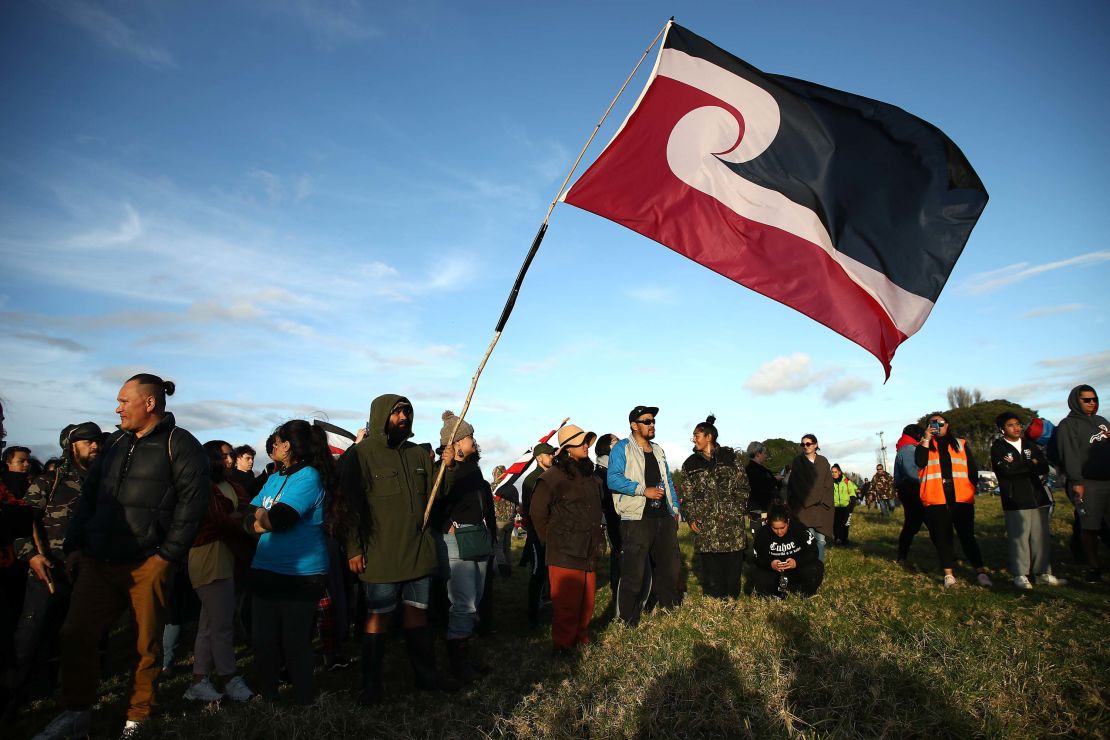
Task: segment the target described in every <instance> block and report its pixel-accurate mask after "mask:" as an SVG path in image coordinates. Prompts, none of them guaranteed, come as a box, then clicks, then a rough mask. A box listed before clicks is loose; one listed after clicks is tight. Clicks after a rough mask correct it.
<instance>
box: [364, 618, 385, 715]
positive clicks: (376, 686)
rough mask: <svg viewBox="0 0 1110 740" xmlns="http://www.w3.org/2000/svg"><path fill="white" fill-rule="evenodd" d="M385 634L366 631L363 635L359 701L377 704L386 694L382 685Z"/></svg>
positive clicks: (366, 703)
mask: <svg viewBox="0 0 1110 740" xmlns="http://www.w3.org/2000/svg"><path fill="white" fill-rule="evenodd" d="M386 639H387V636H386V635H384V634H376V633H370V632H368V633H366V634H364V635H363V636H362V691H361V692H360V693H359V695H358V703H359V704H364V705H370V704H377V703H379V702H380V701H381V700H382V697H383V696H384V695H385V689H384V687H383V685H382V661H383V660H384V659H385V641H386Z"/></svg>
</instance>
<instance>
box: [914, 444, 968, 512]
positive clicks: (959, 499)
mask: <svg viewBox="0 0 1110 740" xmlns="http://www.w3.org/2000/svg"><path fill="white" fill-rule="evenodd" d="M949 455H950V456H951V457H952V488H953V489H954V490H955V493H956V503H958V504H970V503H974V502H975V483H974V482H972V480H971V478H969V477H968V467H967V440H965V439H957V440H956V449H954V450H953V449H951V448H949ZM917 477H918V480H920V481H921V503H922V504H924V505H925V506H938V505H940V504H944V503H947V502H946V501H945V498H944V480H943V476H942V474H941V472H940V452H938V451H937V449H936V447H934V446H933V445H929V462H927V463H925V467H923V468H922V469H921V472H919V473H918V474H917Z"/></svg>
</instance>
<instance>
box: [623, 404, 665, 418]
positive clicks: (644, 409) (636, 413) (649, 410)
mask: <svg viewBox="0 0 1110 740" xmlns="http://www.w3.org/2000/svg"><path fill="white" fill-rule="evenodd" d="M658 413H659V407H658V406H637V407H636V408H634V409H632V410H631V411H629V412H628V420H629V421H636V419H638V418H639V417H641V416H643V415H644V414H651V415H652V416H655V415H656V414H658Z"/></svg>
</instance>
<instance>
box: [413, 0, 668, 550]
mask: <svg viewBox="0 0 1110 740" xmlns="http://www.w3.org/2000/svg"><path fill="white" fill-rule="evenodd" d="M672 23H674V16H671V17H670V19H669V20H668V21H667V22H666V23H665V24H663V27H662V28H661V29H659V33H657V34H655V38H654V39H652V41H651V43H650V44H648V47H647V48H646V49H644V53H643V55H642V56H641V57H640V59H639V61H637V62H636V66H635V67H633V68H632V71H631V72H630V73H629V74H628V77H627V78H625V81H624V84H622V85H621V87H620V90H618V91H617V94H616V96H615V97H614V98H613V100H612V102H610V103H609V107H608V108H606V109H605V113H604V114H602V116H601V120H599V121H598V122H597V125H596V126H594V130H593V131H591V132H590V136H589V138H587V139H586V144H585V146H583V147H582V151H580V152H579V153H578V157H577V158H576V159H575V160H574V164H573V165H571V168H570V172H568V173H567V176H566V178H564V179H563V182H562V184H561V185H560V186H559V191H558V192H557V193H556V194H555V197H554V198H553V199H552V201H551V205H549V206H548V207H547V213H545V214H544V217H543V221H542V222H541V223H540V228H539V230H538V231H537V232H536V236H535V238H533V239H532V246H531V248H529V250H528V254H527V256H525V258H524V263H523V264H522V265H521V266H520V272H518V273H517V276H516V282H514V283H513V288H512V290H511V291H509V298H508V300H506V301H505V308H504V309H502V311H501V318H500V319H498V320H497V327H496V328H495V329H494V333H493V341H492V342H490V345H489V349H487V350H486V354H485V355H484V356H483V357H482V361H481V362H480V363H479V364H478V370H477V372H475V373H474V377H473V378H471V380H470V390H469V391H467V393H466V400H465V401H464V402H463V407H462V410H461V411H460V412H459V416H458V420H457V421H456V422H455V428H454V429H452V430H451V436H450V440H451V443H452V444H453V443H454V440H455V434H457V433H458V431H459V425H461V424H462V423H463V419H465V418H466V412H467V411H468V410H469V409H470V401H471V399H473V398H474V390H475V389H476V388H477V387H478V378H480V377H481V376H482V371H483V370H485V368H486V363H487V362H488V361H489V358H490V355H492V354H493V350H494V348H495V347H496V346H497V343H498V342H499V341H500V340H501V332H502V331H504V329H505V324H506V323H508V321H509V314H511V313H512V312H513V307H514V306H515V305H516V299H517V296H518V295H519V294H520V287H521V286H522V285H523V284H524V276H525V275H527V274H528V268H529V267H531V266H532V260H534V259H535V258H536V253H537V252H538V251H539V249H540V243H541V242H543V237H544V234H546V233H547V223H548V221H549V220H550V219H551V212H552V211H554V210H555V204H556V203H558V202H559V198H561V197H562V195H563V190H564V189H565V188H566V186H567V183H569V182H570V179H571V178H572V177H574V173H575V171H576V170H577V169H578V165H579V164H581V162H582V158H583V157H584V156H586V150H587V149H589V148H590V144H592V143H593V140H594V137H595V136H597V132H598V131H600V130H601V126H602V125H603V124H604V123H605V119H606V118H608V117H609V114H610V113H611V112H612V110H613V108H614V107H615V106H616V104H617V101H618V100H620V97H621V95H623V94H624V91H625V88H627V87H628V83H630V82H631V81H632V78H633V77H635V76H636V72H637V71H639V69H640V65H641V64H643V63H644V60H645V59H647V57H648V54H650V53H651V50H652V49H653V48H654V47H655V45H656V44H657V43H659V39H661V38H662V37H663V34H664V33H666V31H667V29H668V28H670V26H671V24H672ZM445 472H447V466H446V465H444V464H443V463H442V461H441V463H440V466H439V472H438V473H437V474H436V480H435V483H434V484H433V485H432V492H431V493H430V494H429V495H428V505H427V506H426V507H425V508H424V524H423V525H422V526H421V531H423V530H425V529H427V528H428V517H430V516H431V515H432V504H434V503H435V500H436V494H437V493H439V488H440V485H442V483H443V475H444V473H445Z"/></svg>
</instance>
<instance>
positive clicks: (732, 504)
mask: <svg viewBox="0 0 1110 740" xmlns="http://www.w3.org/2000/svg"><path fill="white" fill-rule="evenodd" d="M682 471H683V472H684V473H685V474H686V476H685V478H686V481H685V483H684V485H683V489H684V490H683V494H684V495H683V498H682V516H683V518H684V519H685V520H686V521H688V522H693V523H695V524H697V527H698V532H697V533H696V534H695V535H694V550H695V551H697V552H737V551H738V550H743V549H744V548H746V547H747V545H748V534H747V528H746V527H745V521H744V516H745V512H746V511H747V510H748V497H749V496H750V495H751V486H750V485H749V483H748V474H747V473H745V472H744V465H743V464H742V462H741V461H740V458H738V457H737V456H736V453H735V452H733V451H732V450H731V449H729V448H728V447H718V448H717V450H716V453H715V454H714V457H713V460H706V459H705V458H704V457H703V456H702V455H701V454H699V453H696V452H695V453H694V454H693V455H690V457H689V458H687V459H686V462H685V463H683V465H682Z"/></svg>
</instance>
